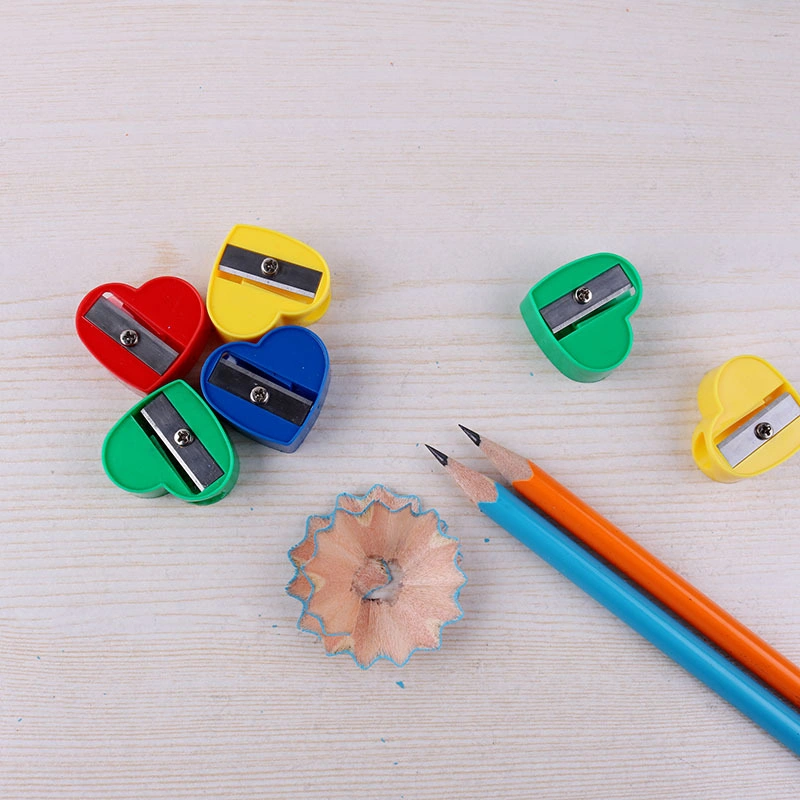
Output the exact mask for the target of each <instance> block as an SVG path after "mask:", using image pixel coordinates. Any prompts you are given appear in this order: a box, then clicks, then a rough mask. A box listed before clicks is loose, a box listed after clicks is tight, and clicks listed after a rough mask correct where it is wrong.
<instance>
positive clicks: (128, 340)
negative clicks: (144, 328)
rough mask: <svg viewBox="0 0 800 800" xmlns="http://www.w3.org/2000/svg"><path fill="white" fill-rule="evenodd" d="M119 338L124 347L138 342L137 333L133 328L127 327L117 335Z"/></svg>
mask: <svg viewBox="0 0 800 800" xmlns="http://www.w3.org/2000/svg"><path fill="white" fill-rule="evenodd" d="M119 340H120V341H121V342H122V344H124V345H125V347H133V346H134V345H135V344H137V343H138V342H139V334H138V333H137V332H136V331H135V330H133V328H128V329H126V330H124V331H122V333H121V334H120V335H119Z"/></svg>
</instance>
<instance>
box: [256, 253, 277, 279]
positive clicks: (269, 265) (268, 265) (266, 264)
mask: <svg viewBox="0 0 800 800" xmlns="http://www.w3.org/2000/svg"><path fill="white" fill-rule="evenodd" d="M280 266H281V265H280V264H279V263H278V262H277V261H276V260H275V259H274V258H269V257H267V258H265V259H264V260H263V261H262V262H261V272H262V273H263V274H264V275H265V276H266V277H267V278H271V277H272V276H273V275H275V274H276V273H277V272H278V269H279V268H280Z"/></svg>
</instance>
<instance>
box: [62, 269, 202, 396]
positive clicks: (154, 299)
mask: <svg viewBox="0 0 800 800" xmlns="http://www.w3.org/2000/svg"><path fill="white" fill-rule="evenodd" d="M75 328H76V329H77V332H78V336H79V337H80V340H81V341H82V342H83V343H84V345H86V348H87V349H88V350H89V352H90V353H91V354H92V355H93V356H94V357H95V358H96V359H97V360H98V361H99V362H100V363H101V364H103V366H105V367H106V368H107V369H109V370H110V371H111V372H112V373H113V374H114V375H115V376H116V377H117V378H119V379H120V380H121V381H122V382H123V383H125V384H127V385H128V386H129V387H130V388H131V389H133V390H134V391H137V392H140V393H141V394H150V393H151V392H154V391H155V390H156V389H158V388H160V387H161V386H164V385H165V384H167V383H169V382H170V381H173V380H176V379H177V378H181V377H183V376H184V375H185V374H186V373H187V372H188V371H189V370H190V369H191V368H192V366H193V365H194V363H195V362H196V361H197V359H198V358H199V357H200V354H201V353H202V352H203V348H204V347H205V344H206V340H207V339H208V334H209V332H210V330H211V323H210V321H209V318H208V313H207V312H206V305H205V303H204V302H203V298H202V297H201V296H200V294H199V293H198V291H197V289H195V288H194V286H192V285H191V284H190V283H187V282H186V281H184V280H182V279H181V278H175V277H172V276H168V275H165V276H162V277H160V278H154V279H153V280H151V281H147V283H144V284H142V285H141V286H140V287H139V288H138V289H137V288H135V287H133V286H128V285H127V284H126V283H105V284H103V285H102V286H98V287H96V288H95V289H92V291H91V292H89V294H87V295H86V297H84V298H83V300H81V303H80V305H79V306H78V311H77V313H76V315H75Z"/></svg>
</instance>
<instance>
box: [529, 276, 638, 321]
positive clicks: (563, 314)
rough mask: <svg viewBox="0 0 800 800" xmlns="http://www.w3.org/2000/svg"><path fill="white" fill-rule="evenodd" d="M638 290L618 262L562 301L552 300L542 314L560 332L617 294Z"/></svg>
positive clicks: (577, 288) (596, 309)
mask: <svg viewBox="0 0 800 800" xmlns="http://www.w3.org/2000/svg"><path fill="white" fill-rule="evenodd" d="M634 291H635V290H634V288H633V284H632V283H631V282H630V280H628V276H627V275H626V274H625V270H623V269H622V267H621V266H620V265H619V264H617V265H615V266H613V267H611V269H607V270H606V271H605V272H601V273H600V274H599V275H598V276H597V277H595V278H592V279H591V280H590V281H587V282H586V283H584V284H581V286H576V287H575V289H574V290H573V291H571V292H569V293H567V294H565V295H562V296H561V297H559V298H558V300H554V301H553V302H552V303H548V304H547V305H546V306H544V308H542V309H540V311H539V313H540V314H541V315H542V317H543V319H544V321H545V322H546V323H547V325H548V327H549V328H550V330H551V331H552V332H553V333H558V332H559V331H563V330H564V328H568V327H569V326H570V325H574V324H575V323H576V322H579V321H580V320H582V319H584V317H588V316H589V315H590V314H593V313H594V312H595V311H598V310H599V309H601V308H602V307H603V306H605V305H608V303H610V302H611V301H612V300H615V299H616V298H617V297H620V296H621V295H623V294H629V293H630V294H632V293H633V292H634ZM580 293H582V296H583V297H588V298H589V299H588V300H584V301H583V302H581V301H580V300H579V299H578V296H581V294H580Z"/></svg>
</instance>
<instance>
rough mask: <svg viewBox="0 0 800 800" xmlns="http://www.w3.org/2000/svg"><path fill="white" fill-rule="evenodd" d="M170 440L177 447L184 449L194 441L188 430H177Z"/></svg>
mask: <svg viewBox="0 0 800 800" xmlns="http://www.w3.org/2000/svg"><path fill="white" fill-rule="evenodd" d="M172 439H173V441H174V442H175V444H176V445H178V447H186V445H187V444H191V443H192V442H193V441H194V436H193V434H192V432H191V431H190V430H189V429H188V428H179V429H178V430H177V431H175V435H174V436H173V437H172Z"/></svg>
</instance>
